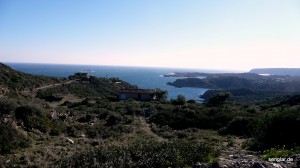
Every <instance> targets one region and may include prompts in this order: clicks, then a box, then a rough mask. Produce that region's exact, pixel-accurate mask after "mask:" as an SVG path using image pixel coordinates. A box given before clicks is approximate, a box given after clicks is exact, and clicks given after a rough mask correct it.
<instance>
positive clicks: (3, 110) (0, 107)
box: [0, 98, 18, 115]
mask: <svg viewBox="0 0 300 168" xmlns="http://www.w3.org/2000/svg"><path fill="white" fill-rule="evenodd" d="M17 106H18V105H17V103H16V102H15V101H14V100H12V99H8V98H1V99H0V115H2V114H11V113H12V112H13V111H15V109H16V108H17Z"/></svg>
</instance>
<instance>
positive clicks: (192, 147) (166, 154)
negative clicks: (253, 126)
mask: <svg viewBox="0 0 300 168" xmlns="http://www.w3.org/2000/svg"><path fill="white" fill-rule="evenodd" d="M218 154H219V152H218V151H215V150H214V149H213V148H211V147H209V146H208V145H206V144H190V143H185V142H174V143H167V142H164V143H158V142H155V141H141V142H137V143H134V144H133V145H130V146H128V147H118V146H113V147H101V148H99V149H98V150H96V151H94V152H91V151H89V152H84V153H80V154H75V155H74V156H73V157H71V158H69V159H66V160H61V161H59V162H56V163H55V167H192V166H193V165H194V164H195V163H196V162H210V161H213V160H214V158H216V157H217V156H218Z"/></svg>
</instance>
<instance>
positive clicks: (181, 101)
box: [171, 94, 186, 105]
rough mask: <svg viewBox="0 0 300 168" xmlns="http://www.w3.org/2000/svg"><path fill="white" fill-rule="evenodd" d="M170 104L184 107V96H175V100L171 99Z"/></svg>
mask: <svg viewBox="0 0 300 168" xmlns="http://www.w3.org/2000/svg"><path fill="white" fill-rule="evenodd" d="M171 102H172V104H174V105H184V104H185V103H186V98H185V96H184V95H182V94H180V95H178V96H177V99H176V100H175V99H171Z"/></svg>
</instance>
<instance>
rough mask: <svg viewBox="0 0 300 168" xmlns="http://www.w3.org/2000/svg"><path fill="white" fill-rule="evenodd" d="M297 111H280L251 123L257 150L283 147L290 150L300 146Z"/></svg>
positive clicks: (299, 122) (299, 121)
mask: <svg viewBox="0 0 300 168" xmlns="http://www.w3.org/2000/svg"><path fill="white" fill-rule="evenodd" d="M298 128H300V111H299V110H281V111H278V112H273V113H271V114H266V115H264V116H263V117H262V118H259V119H257V120H256V121H255V122H254V123H253V129H252V135H253V137H254V142H256V143H255V144H254V145H255V146H256V147H258V148H264V149H268V148H272V147H277V146H285V147H287V148H292V147H294V146H299V145H300V135H299V133H298V132H297V129H298Z"/></svg>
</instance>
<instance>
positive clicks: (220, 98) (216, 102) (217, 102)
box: [204, 92, 231, 106]
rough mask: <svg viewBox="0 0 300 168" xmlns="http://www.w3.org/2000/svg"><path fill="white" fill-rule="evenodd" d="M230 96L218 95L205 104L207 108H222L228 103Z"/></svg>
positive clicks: (228, 94)
mask: <svg viewBox="0 0 300 168" xmlns="http://www.w3.org/2000/svg"><path fill="white" fill-rule="evenodd" d="M230 95H231V94H230V93H229V92H221V93H216V94H214V95H212V96H211V97H209V98H208V99H206V100H205V101H204V104H205V105H207V106H221V105H223V104H224V103H225V102H226V100H228V98H229V97H230Z"/></svg>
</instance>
